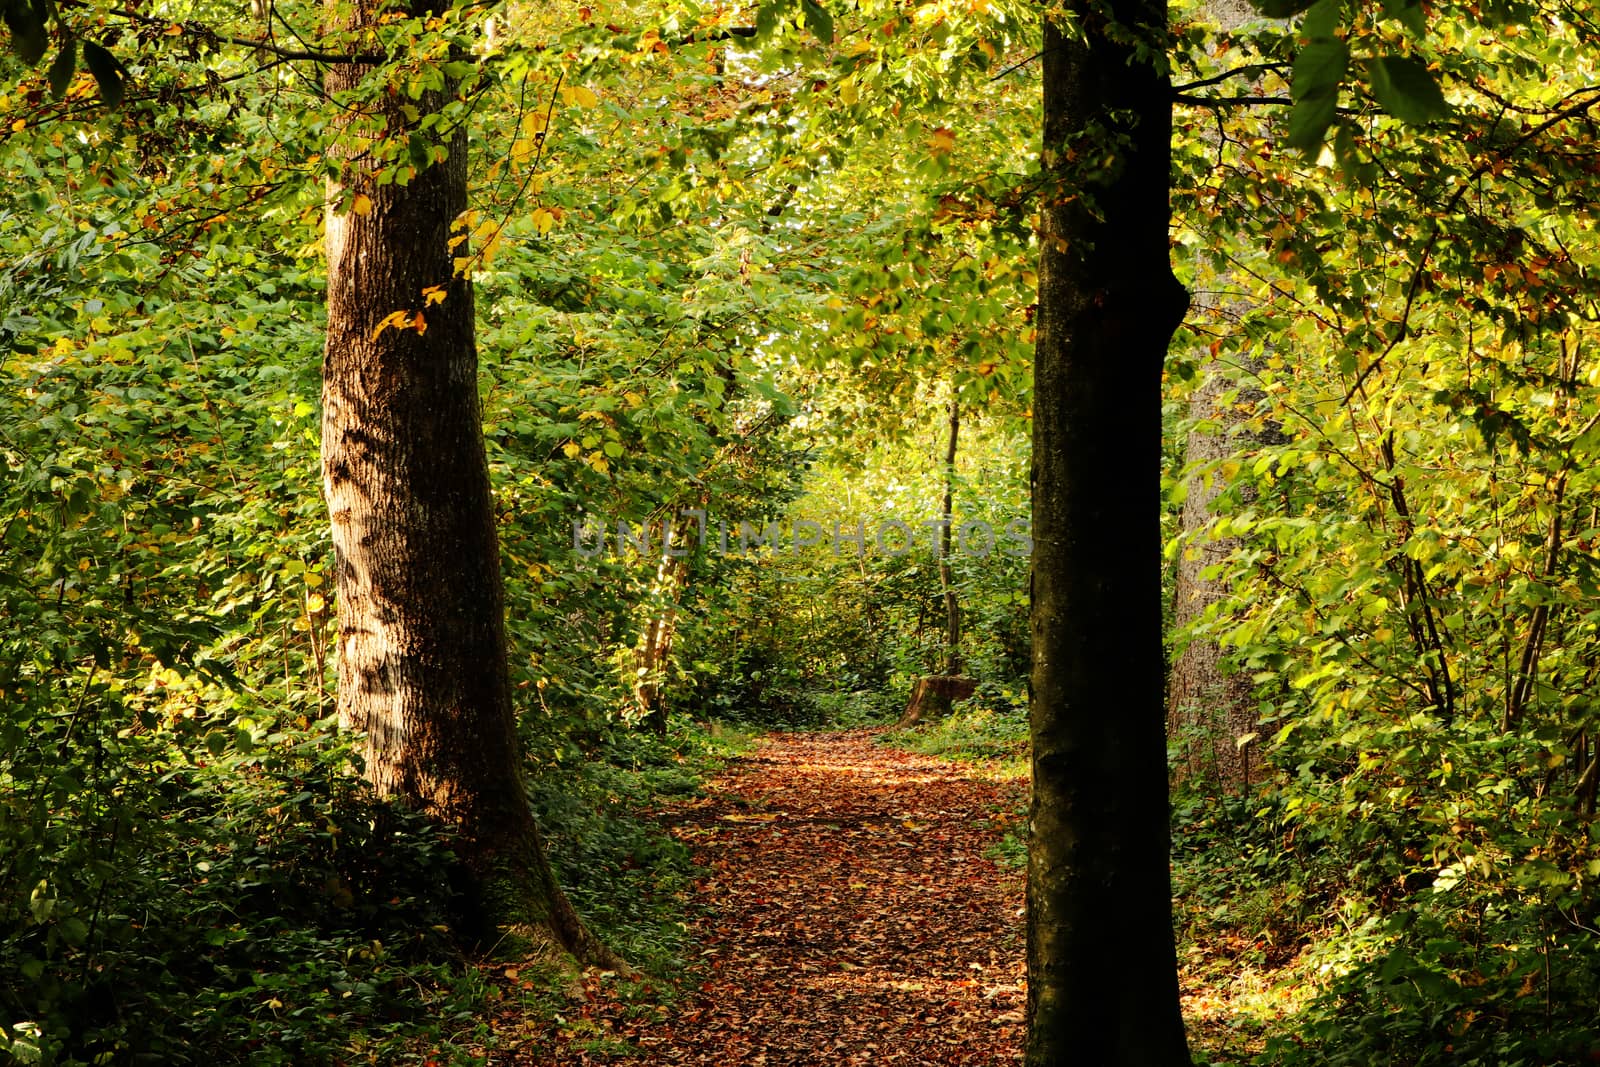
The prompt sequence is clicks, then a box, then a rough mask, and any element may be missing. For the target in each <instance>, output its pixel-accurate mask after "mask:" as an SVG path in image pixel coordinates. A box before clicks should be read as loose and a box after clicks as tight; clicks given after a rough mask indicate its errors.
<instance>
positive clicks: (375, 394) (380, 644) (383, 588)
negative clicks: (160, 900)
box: [322, 0, 612, 962]
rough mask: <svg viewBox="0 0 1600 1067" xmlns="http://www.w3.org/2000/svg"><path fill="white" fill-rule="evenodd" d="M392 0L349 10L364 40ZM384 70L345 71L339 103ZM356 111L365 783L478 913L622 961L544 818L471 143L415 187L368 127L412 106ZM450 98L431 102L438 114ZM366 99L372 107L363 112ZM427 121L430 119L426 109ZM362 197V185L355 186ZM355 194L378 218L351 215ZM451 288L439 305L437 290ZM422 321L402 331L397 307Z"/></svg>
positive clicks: (331, 328) (344, 590)
mask: <svg viewBox="0 0 1600 1067" xmlns="http://www.w3.org/2000/svg"><path fill="white" fill-rule="evenodd" d="M382 6H383V5H382V4H380V3H379V2H378V0H358V2H357V3H356V4H355V5H354V7H353V8H352V7H350V6H349V5H348V3H347V0H332V2H331V3H330V5H329V8H328V11H329V17H330V20H343V21H342V22H341V26H342V28H347V29H352V30H362V29H367V28H370V27H372V26H373V25H375V24H376V22H377V19H378V17H379V12H380V8H381V7H382ZM372 71H373V68H372V67H369V66H365V65H361V64H344V65H337V66H334V67H332V68H331V69H330V70H329V73H328V76H327V88H328V90H329V91H330V93H342V92H345V91H347V90H350V89H353V88H354V87H355V86H357V85H358V84H359V83H360V82H361V81H362V79H363V78H365V77H368V76H369V75H371V73H372ZM376 99H377V101H378V102H376V103H373V104H369V105H358V106H357V107H354V108H350V109H347V110H346V111H345V115H346V118H345V119H344V120H343V121H344V123H345V124H346V129H345V131H344V132H345V134H346V136H345V137H344V138H342V139H341V144H340V146H339V147H338V149H337V151H336V152H335V153H330V154H331V155H334V156H335V157H336V158H339V159H340V160H341V161H342V163H343V166H344V183H345V186H340V185H336V184H333V183H330V188H329V191H328V192H329V197H328V203H329V208H328V211H327V218H326V223H327V251H328V333H327V348H326V354H325V358H324V364H323V391H322V402H323V417H322V472H323V486H324V492H325V494H326V497H327V502H328V510H329V513H330V518H331V519H332V525H333V544H334V551H335V555H336V562H337V573H338V622H339V643H338V662H339V667H338V677H339V697H338V706H339V719H340V722H341V723H342V724H343V725H344V726H346V727H349V728H350V729H353V730H357V731H360V732H361V733H363V734H364V735H365V738H366V740H365V743H364V747H363V750H362V755H363V757H364V759H365V774H366V777H367V778H368V780H369V781H371V783H372V784H373V786H374V787H375V788H376V789H377V791H378V792H379V793H380V794H384V795H393V796H398V797H401V798H403V799H404V800H406V801H408V802H409V803H411V804H412V805H414V806H416V807H417V808H419V809H420V810H422V811H425V812H427V813H429V814H430V815H432V816H434V817H435V818H437V819H438V820H439V821H440V822H442V823H444V824H446V825H448V826H449V827H451V828H452V829H453V830H454V832H455V834H456V839H457V840H456V847H457V849H458V852H459V854H460V856H461V858H462V860H463V861H464V866H465V868H466V871H467V873H468V874H469V876H470V877H469V881H470V883H471V895H472V897H473V901H472V904H473V908H472V911H473V913H474V914H472V915H471V916H469V917H468V918H469V921H471V922H473V923H474V924H475V925H479V927H480V929H479V930H478V931H477V932H479V933H483V932H486V928H487V927H500V926H509V927H513V928H516V929H518V932H520V933H522V934H523V935H525V936H528V937H530V938H532V939H534V940H535V941H537V942H542V943H544V944H546V945H548V946H549V947H551V948H557V947H558V948H560V949H565V950H567V951H569V952H571V953H574V954H575V955H577V956H579V957H580V958H584V959H591V960H596V961H605V962H611V960H612V957H610V955H609V954H608V953H607V952H606V951H605V949H604V948H603V947H602V946H600V945H599V944H598V943H597V942H596V941H595V939H594V938H593V937H592V936H590V935H589V933H588V932H587V931H586V930H585V929H584V927H583V924H582V923H581V922H580V921H579V919H578V917H577V915H576V914H575V913H574V911H573V909H572V907H571V906H570V905H569V904H568V903H567V901H566V899H565V897H564V896H563V895H562V893H561V891H560V889H559V888H558V887H557V885H556V884H555V881H554V879H553V878H552V876H551V873H550V868H549V864H548V863H547V862H546V859H545V855H544V849H543V844H542V842H541V840H540V836H539V832H538V829H537V828H536V827H535V825H534V821H533V817H532V813H531V811H530V810H529V807H528V800H527V796H526V794H525V792H524V787H523V782H522V777H521V759H520V751H519V745H518V741H517V733H516V724H515V720H514V716H513V709H512V704H511V695H510V687H509V682H508V678H507V670H506V640H505V622H504V614H505V613H504V605H503V592H502V588H501V577H500V562H499V549H498V544H497V540H496V534H495V525H494V512H493V506H492V499H491V496H490V489H489V473H488V464H487V461H486V459H485V455H484V448H483V436H482V426H481V414H480V411H479V402H478V375H477V352H476V349H475V345H474V334H473V328H474V323H473V297H472V287H471V284H470V282H469V281H468V280H467V279H466V278H463V277H461V276H459V275H458V274H457V272H456V271H455V270H454V269H453V262H452V260H453V257H454V256H455V255H464V254H465V252H464V251H455V252H453V251H452V250H451V248H450V245H449V241H450V237H451V232H450V231H451V223H452V221H453V220H455V219H456V217H457V216H458V215H460V214H461V212H462V211H464V210H465V209H466V206H467V160H466V154H467V138H466V131H465V129H463V128H461V127H459V126H458V127H456V128H455V129H453V130H450V131H449V132H446V133H442V134H441V133H438V132H436V131H430V132H429V133H427V134H425V135H424V136H426V137H427V138H428V141H429V143H430V144H435V145H438V144H442V145H443V146H444V147H445V148H447V149H448V152H449V155H448V157H447V158H446V159H445V160H443V161H442V162H437V163H435V164H433V165H432V166H427V167H424V168H422V169H421V170H420V171H418V172H417V173H416V174H415V175H414V176H412V177H411V179H410V181H409V183H408V184H404V185H402V184H399V183H397V182H395V183H386V184H381V185H380V184H378V183H376V182H375V181H373V180H372V176H373V173H374V168H375V166H376V164H375V163H374V161H373V156H372V154H371V153H369V152H366V151H364V150H362V149H360V148H358V147H352V146H355V145H359V144H360V142H361V137H360V136H358V135H353V134H359V133H366V134H369V135H370V134H371V133H372V132H373V131H374V130H375V128H376V126H377V124H382V126H383V128H385V129H386V130H387V135H388V136H389V137H397V138H400V142H399V143H402V144H403V143H405V140H404V139H405V138H406V137H407V136H408V135H410V134H411V133H413V132H414V131H417V130H419V129H420V126H419V124H418V123H416V122H415V121H408V120H407V118H406V115H405V110H406V109H405V106H404V105H407V104H412V103H413V102H412V101H411V100H410V99H409V98H407V97H406V96H405V94H396V93H393V92H387V93H383V94H381V95H376ZM447 99H448V97H447V96H446V94H445V93H439V92H430V93H427V94H424V96H423V97H422V99H421V100H419V101H416V102H415V104H416V106H417V107H419V108H420V109H421V111H422V113H423V114H424V115H426V114H428V113H430V112H437V111H438V110H439V108H440V107H441V106H442V105H443V104H444V103H445V101H446V100H447ZM361 106H365V107H369V108H370V109H371V110H370V111H368V112H367V113H366V115H365V116H364V117H363V116H361V115H360V114H359V108H360V107H361ZM413 114H415V113H414V112H413ZM346 186H347V187H348V188H346ZM350 190H353V191H354V193H358V194H360V195H361V196H363V197H365V198H366V199H365V200H363V201H362V203H361V208H360V210H349V209H348V205H344V207H343V208H342V209H341V203H340V201H341V196H342V194H344V193H345V192H347V191H350ZM430 287H439V291H441V292H443V293H444V294H445V299H444V300H443V302H441V303H437V304H432V305H428V306H426V307H425V305H427V304H428V302H427V301H426V300H425V298H424V295H423V291H424V290H425V289H428V288H430ZM396 311H408V312H410V313H411V314H410V315H408V317H407V323H405V324H402V325H398V326H397V325H392V324H390V325H385V323H386V319H387V318H388V317H389V316H390V314H391V313H392V312H396Z"/></svg>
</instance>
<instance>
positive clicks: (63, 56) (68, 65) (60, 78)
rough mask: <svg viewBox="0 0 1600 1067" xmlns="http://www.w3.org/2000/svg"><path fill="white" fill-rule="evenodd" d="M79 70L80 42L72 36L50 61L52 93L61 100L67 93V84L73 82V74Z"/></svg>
mask: <svg viewBox="0 0 1600 1067" xmlns="http://www.w3.org/2000/svg"><path fill="white" fill-rule="evenodd" d="M77 71H78V42H77V41H76V40H74V39H73V38H71V37H68V38H67V43H66V44H64V45H62V46H61V51H59V52H57V53H56V58H55V59H54V60H52V61H51V62H50V74H49V78H50V95H51V96H53V97H55V98H56V99H57V100H60V99H61V98H62V97H63V96H65V95H66V93H67V86H69V85H71V84H72V76H73V75H74V74H76V73H77Z"/></svg>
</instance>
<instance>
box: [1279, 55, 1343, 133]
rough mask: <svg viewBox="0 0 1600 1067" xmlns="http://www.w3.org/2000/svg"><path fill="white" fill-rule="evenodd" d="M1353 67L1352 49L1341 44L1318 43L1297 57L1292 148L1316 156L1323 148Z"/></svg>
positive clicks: (1291, 123)
mask: <svg viewBox="0 0 1600 1067" xmlns="http://www.w3.org/2000/svg"><path fill="white" fill-rule="evenodd" d="M1349 63H1350V49H1349V48H1348V47H1347V46H1346V45H1345V43H1344V42H1343V41H1338V40H1320V41H1314V42H1313V43H1311V44H1308V45H1306V46H1305V47H1304V48H1302V49H1300V54H1299V55H1297V56H1295V58H1294V82H1293V87H1292V93H1293V96H1294V108H1293V109H1292V110H1291V111H1290V112H1289V133H1288V137H1287V138H1286V141H1287V143H1288V144H1289V146H1290V147H1291V148H1299V149H1303V150H1304V151H1306V152H1315V151H1316V150H1317V148H1318V147H1319V146H1320V145H1321V144H1322V138H1323V136H1324V135H1325V134H1326V133H1327V131H1328V126H1329V124H1331V123H1332V122H1333V117H1334V115H1335V113H1336V112H1337V111H1338V107H1339V83H1340V81H1342V80H1343V78H1344V72H1345V68H1346V67H1348V66H1349Z"/></svg>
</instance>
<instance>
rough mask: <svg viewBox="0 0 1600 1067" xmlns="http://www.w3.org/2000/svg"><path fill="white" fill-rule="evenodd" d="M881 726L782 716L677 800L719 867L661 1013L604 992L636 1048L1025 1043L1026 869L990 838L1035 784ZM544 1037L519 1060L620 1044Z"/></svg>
mask: <svg viewBox="0 0 1600 1067" xmlns="http://www.w3.org/2000/svg"><path fill="white" fill-rule="evenodd" d="M872 738H873V732H872V731H867V730H852V731H846V732H839V733H826V734H776V735H771V736H769V737H768V738H766V739H764V741H763V743H762V744H761V745H760V746H759V747H757V748H756V749H754V750H753V751H752V752H751V753H750V754H749V755H747V756H746V757H744V758H743V759H740V760H738V761H736V762H734V763H732V764H730V765H729V767H728V768H727V770H726V772H725V773H724V774H723V775H722V776H721V777H720V778H718V779H716V780H715V781H714V782H712V783H711V785H710V787H709V789H708V791H707V794H706V796H704V797H702V798H699V799H697V800H695V801H692V802H689V803H688V804H685V805H680V806H678V807H675V808H673V809H671V810H669V811H668V812H666V813H664V816H663V818H664V821H666V822H667V823H668V824H669V825H670V826H671V827H672V832H673V833H674V834H675V835H676V836H678V837H679V838H680V839H681V840H683V841H684V842H686V843H687V844H689V845H690V846H691V847H692V848H693V849H694V851H695V856H696V859H697V860H698V861H699V863H700V864H701V865H702V866H704V867H705V868H706V870H707V872H708V874H707V876H706V877H705V878H704V879H703V880H702V881H701V883H700V884H699V887H698V892H699V897H700V900H701V901H702V902H703V903H704V905H705V906H706V909H707V910H706V912H705V914H704V915H703V917H702V918H701V920H700V924H699V928H698V929H697V931H696V933H697V935H698V937H699V940H700V942H701V944H702V947H703V950H704V952H705V953H706V959H707V961H708V963H709V976H708V977H707V978H706V980H705V982H704V984H703V986H702V987H701V988H700V990H699V991H698V992H697V993H694V994H692V995H690V996H687V997H685V998H684V999H683V1000H681V1001H680V1002H679V1003H678V1004H677V1005H676V1006H675V1007H674V1008H673V1010H672V1011H671V1013H670V1014H669V1015H668V1016H667V1017H666V1018H665V1019H664V1020H657V1021H654V1022H645V1021H633V1020H629V1019H627V1018H626V1017H625V1016H624V1014H623V1013H621V1012H617V1013H615V1014H612V1013H610V1012H606V1011H605V1010H604V1009H603V1008H601V1009H600V1010H599V1012H598V1013H597V1014H600V1015H603V1016H610V1018H609V1020H608V1026H609V1027H611V1028H612V1032H613V1033H614V1034H616V1036H617V1037H620V1038H623V1039H624V1040H627V1041H629V1042H631V1043H632V1044H633V1045H634V1046H635V1047H636V1048H637V1049H639V1050H640V1051H641V1052H642V1053H643V1055H639V1056H635V1057H632V1058H631V1062H633V1063H648V1064H698V1065H716V1067H734V1065H742V1064H749V1065H764V1067H784V1065H810V1064H817V1065H828V1067H833V1065H846V1064H908V1065H909V1064H938V1065H947V1064H1007V1063H1014V1062H1017V1061H1018V1060H1019V1059H1020V1053H1019V1050H1020V1048H1021V1042H1022V1006H1023V995H1024V994H1023V986H1022V981H1021V979H1022V974H1023V923H1022V879H1021V877H1020V875H1018V874H1016V873H1014V872H1006V871H1002V870H1001V869H1000V868H999V867H997V866H996V864H995V863H994V862H993V861H992V860H989V859H986V858H985V857H984V852H985V850H986V849H988V848H989V846H990V845H992V844H993V843H994V841H995V840H996V838H997V836H998V829H997V826H996V824H995V819H996V816H997V815H999V814H1001V813H1003V812H1008V811H1011V810H1014V808H1015V806H1016V803H1017V800H1018V797H1019V795H1020V794H1021V792H1022V791H1023V790H1024V789H1025V786H1024V785H1023V784H1022V783H1018V782H1010V783H1001V784H997V783H994V782H990V781H984V780H980V779H977V778H975V777H973V776H972V774H971V771H970V769H969V768H965V767H961V766H959V765H956V764H951V763H947V762H943V761H940V760H934V759H930V758H927V757H923V756H916V755H912V754H909V753H905V752H897V751H895V750H893V749H890V748H886V747H884V746H882V745H878V744H874V743H873V740H872ZM590 1007H591V1010H592V1009H593V1008H594V1006H593V1005H591V1006H590ZM585 1014H590V1015H591V1018H593V1015H592V1014H591V1012H585ZM550 1055H551V1054H549V1053H546V1054H545V1058H540V1059H538V1060H536V1061H529V1060H519V1061H518V1062H520V1063H528V1062H540V1063H561V1064H563V1065H568V1064H600V1063H617V1062H621V1061H619V1060H618V1059H617V1058H615V1057H612V1056H608V1055H604V1054H599V1053H595V1052H587V1051H581V1050H579V1049H576V1048H570V1047H569V1048H568V1049H566V1050H564V1051H563V1052H562V1053H559V1054H557V1055H556V1057H555V1058H553V1059H552V1058H549V1057H550Z"/></svg>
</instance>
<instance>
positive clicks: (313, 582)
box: [306, 571, 322, 589]
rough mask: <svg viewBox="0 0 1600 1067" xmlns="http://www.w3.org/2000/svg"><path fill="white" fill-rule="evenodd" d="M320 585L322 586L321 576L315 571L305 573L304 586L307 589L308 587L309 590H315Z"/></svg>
mask: <svg viewBox="0 0 1600 1067" xmlns="http://www.w3.org/2000/svg"><path fill="white" fill-rule="evenodd" d="M321 584H322V575H320V574H318V573H317V572H316V571H306V585H307V587H309V588H311V589H315V588H316V587H317V586H319V585H321Z"/></svg>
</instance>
